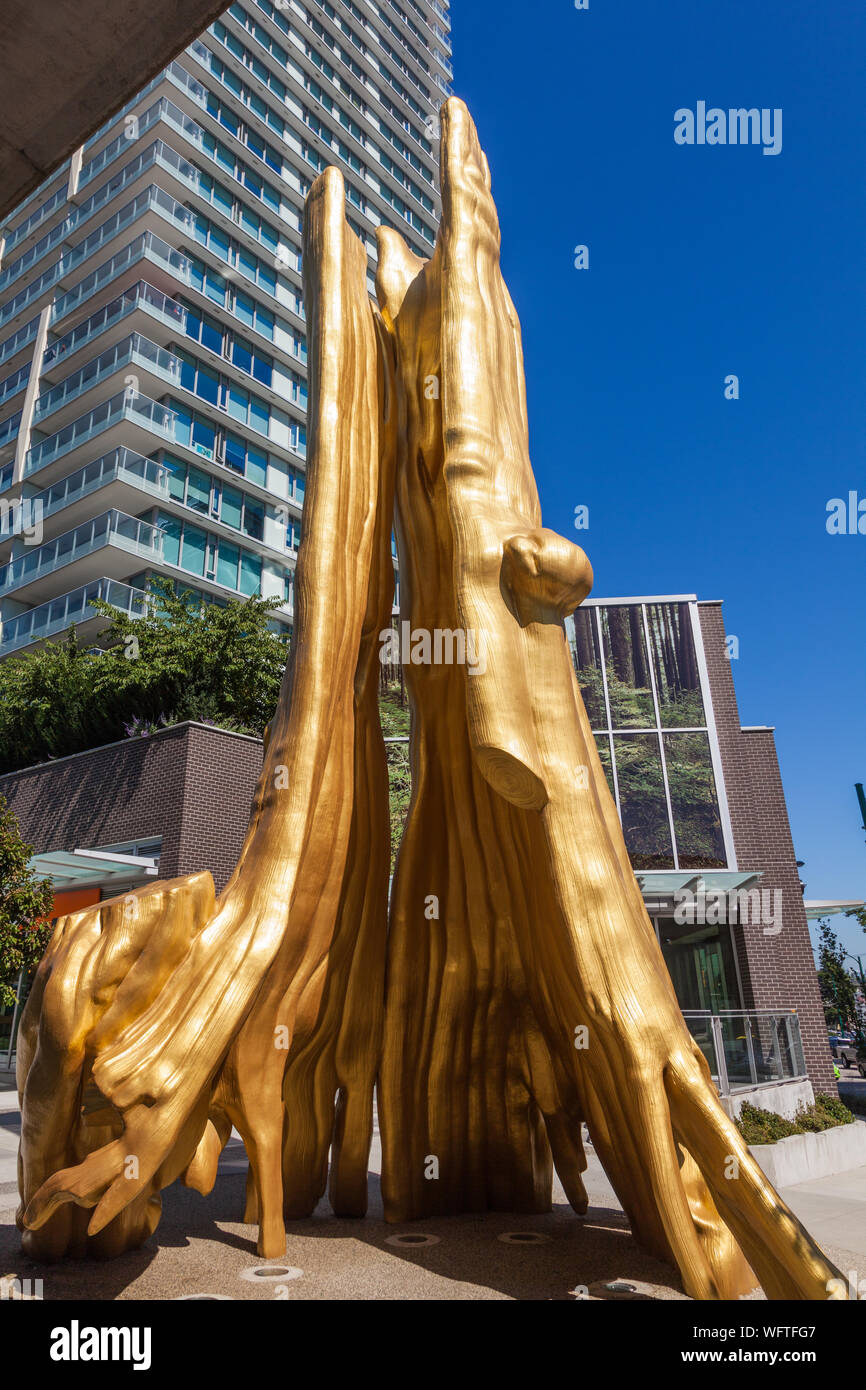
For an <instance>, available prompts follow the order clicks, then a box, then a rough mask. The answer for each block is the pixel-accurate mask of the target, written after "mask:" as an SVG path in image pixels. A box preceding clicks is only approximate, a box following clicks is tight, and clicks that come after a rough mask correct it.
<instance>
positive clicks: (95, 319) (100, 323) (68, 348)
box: [42, 280, 186, 372]
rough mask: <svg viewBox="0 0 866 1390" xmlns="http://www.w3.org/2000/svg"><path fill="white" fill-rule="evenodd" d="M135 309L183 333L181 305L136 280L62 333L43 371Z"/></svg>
mask: <svg viewBox="0 0 866 1390" xmlns="http://www.w3.org/2000/svg"><path fill="white" fill-rule="evenodd" d="M136 309H143V310H144V311H145V313H147V314H149V315H151V317H153V318H156V319H159V320H160V321H161V322H162V323H164V324H166V326H167V327H169V328H176V329H177V330H178V331H179V332H181V333H183V332H185V331H186V309H184V307H183V305H182V304H178V302H177V300H176V299H170V298H169V296H168V295H167V294H163V292H162V290H157V289H154V287H153V285H149V284H148V283H147V281H146V280H139V281H138V283H137V284H136V285H133V286H132V288H131V289H128V290H124V291H123V293H122V294H120V295H118V296H117V298H116V299H112V300H110V302H109V303H108V304H105V305H103V307H102V308H101V309H99V310H98V311H97V313H95V314H92V315H91V317H90V318H89V319H85V320H84V322H83V323H79V324H78V325H77V326H76V327H75V328H73V329H72V331H71V332H70V333H65V334H64V336H63V337H62V338H58V339H57V341H56V342H54V343H50V344H49V345H48V347H47V348H46V349H45V353H44V356H43V358H42V370H43V372H45V371H47V369H48V368H49V367H50V366H51V365H52V364H53V363H56V362H58V361H59V360H60V359H61V358H63V357H71V356H72V354H73V353H75V352H78V351H79V350H80V349H81V348H83V347H84V346H85V344H87V343H89V342H90V341H91V339H93V338H97V337H99V335H100V334H101V333H104V332H105V331H106V329H108V328H110V327H111V326H112V325H113V324H115V323H118V322H120V321H121V320H122V319H124V318H126V317H127V315H128V314H131V313H133V312H134V311H135V310H136Z"/></svg>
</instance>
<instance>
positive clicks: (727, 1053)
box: [683, 1009, 806, 1096]
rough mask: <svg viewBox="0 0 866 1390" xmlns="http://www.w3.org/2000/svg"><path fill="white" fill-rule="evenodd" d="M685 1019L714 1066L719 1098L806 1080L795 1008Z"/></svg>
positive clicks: (696, 1014)
mask: <svg viewBox="0 0 866 1390" xmlns="http://www.w3.org/2000/svg"><path fill="white" fill-rule="evenodd" d="M683 1016H684V1018H685V1020H686V1024H687V1026H688V1029H689V1032H690V1033H691V1035H692V1037H693V1038H694V1039H695V1042H696V1043H697V1044H698V1046H699V1047H700V1049H701V1051H702V1052H703V1054H704V1056H705V1057H706V1059H707V1062H708V1063H709V1067H710V1072H711V1073H712V1077H713V1080H714V1081H715V1083H716V1085H717V1087H718V1089H719V1094H720V1095H723V1096H727V1095H732V1094H733V1093H735V1092H736V1091H745V1090H753V1089H754V1088H756V1087H759V1086H774V1085H778V1084H779V1083H780V1082H783V1081H799V1080H802V1079H803V1078H805V1076H806V1063H805V1059H804V1056H803V1043H802V1039H801V1036H800V1019H799V1017H798V1015H797V1013H796V1011H795V1010H794V1009H785V1010H781V1011H778V1012H774V1011H772V1010H769V1009H754V1010H745V1011H744V1010H739V1011H734V1010H729V1011H720V1012H719V1013H716V1014H713V1013H709V1012H706V1013H705V1012H703V1011H698V1010H691V1009H689V1010H686V1011H684V1015H683Z"/></svg>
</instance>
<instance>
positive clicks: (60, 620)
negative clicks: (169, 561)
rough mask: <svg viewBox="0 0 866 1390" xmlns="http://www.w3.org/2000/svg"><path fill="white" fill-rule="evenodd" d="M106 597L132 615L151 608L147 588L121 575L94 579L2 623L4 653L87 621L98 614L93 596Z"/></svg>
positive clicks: (0, 643) (0, 633)
mask: <svg viewBox="0 0 866 1390" xmlns="http://www.w3.org/2000/svg"><path fill="white" fill-rule="evenodd" d="M96 598H100V599H104V600H105V602H106V603H110V604H111V606H112V607H113V608H117V609H119V610H120V612H121V613H128V614H129V616H130V617H131V618H141V617H143V616H144V615H145V613H146V612H147V605H148V595H147V594H146V593H145V591H144V590H143V589H133V588H131V587H130V585H129V584H124V583H122V582H121V581H120V580H119V579H94V580H92V581H91V583H90V584H83V585H82V586H81V588H79V589H72V590H71V591H70V593H68V594H61V596H60V597H59V598H53V599H51V600H50V601H49V602H48V603H40V604H39V606H38V607H37V608H29V609H28V610H27V612H26V613H19V615H18V616H17V617H16V618H10V619H9V620H8V621H7V622H4V623H2V624H0V656H8V655H9V653H10V652H14V651H19V650H20V649H21V648H22V647H28V646H30V644H31V643H32V642H41V641H43V640H44V639H45V638H47V637H56V636H57V634H58V633H59V632H65V631H66V629H67V628H68V627H69V625H70V623H83V622H85V621H86V620H87V619H88V618H93V617H95V616H96V614H95V611H94V609H93V607H92V605H91V599H96Z"/></svg>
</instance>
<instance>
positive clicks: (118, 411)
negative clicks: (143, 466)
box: [24, 391, 177, 477]
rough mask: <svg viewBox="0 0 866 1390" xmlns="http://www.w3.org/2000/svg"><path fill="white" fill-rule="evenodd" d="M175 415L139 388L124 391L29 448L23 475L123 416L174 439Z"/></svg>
mask: <svg viewBox="0 0 866 1390" xmlns="http://www.w3.org/2000/svg"><path fill="white" fill-rule="evenodd" d="M176 418H177V417H176V415H175V413H174V411H173V410H169V408H168V406H165V405H160V404H159V402H158V401H152V400H150V398H149V397H147V396H141V395H139V394H138V393H137V392H133V391H124V392H123V393H122V394H121V395H119V396H112V397H111V399H110V400H107V401H103V402H102V404H101V405H98V406H97V407H96V409H95V410H91V411H90V412H89V413H88V414H87V415H82V416H81V417H80V418H79V419H78V420H73V421H72V423H71V424H69V425H65V426H64V428H63V429H62V430H58V432H57V434H52V435H50V436H49V437H48V439H43V440H41V441H40V442H39V443H38V444H34V445H33V446H32V448H30V449H28V451H27V453H26V455H25V458H24V476H25V477H27V476H28V475H29V474H32V473H36V472H38V470H39V469H40V468H44V467H45V466H46V464H49V463H53V462H54V460H55V459H57V458H60V457H62V455H63V454H68V453H69V452H70V451H71V450H72V449H77V448H78V447H79V445H81V444H84V443H86V442H87V440H88V439H92V438H93V436H94V435H97V434H101V433H102V432H103V431H104V430H107V429H110V428H111V427H112V425H115V424H117V423H118V421H120V420H123V419H128V420H133V421H135V422H136V423H137V424H140V425H142V426H144V428H145V429H149V430H153V431H154V432H155V433H156V434H158V435H159V436H160V437H161V438H163V439H171V440H173V439H174V429H175V420H176Z"/></svg>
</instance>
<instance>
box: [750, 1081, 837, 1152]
mask: <svg viewBox="0 0 866 1390" xmlns="http://www.w3.org/2000/svg"><path fill="white" fill-rule="evenodd" d="M853 1123H854V1116H853V1115H852V1114H851V1111H850V1110H849V1109H848V1107H847V1105H845V1104H844V1103H843V1102H842V1101H841V1100H840V1099H839V1097H838V1096H830V1095H827V1094H826V1093H823V1092H819V1093H818V1095H817V1096H816V1097H815V1103H814V1105H809V1106H803V1107H801V1108H800V1110H798V1111H797V1114H796V1115H795V1116H794V1119H793V1120H786V1119H785V1117H784V1115H776V1114H774V1112H773V1111H772V1110H762V1109H760V1107H759V1106H757V1105H744V1106H743V1108H742V1110H741V1111H740V1118H739V1119H738V1120H737V1121H736V1125H737V1129H738V1130H739V1131H740V1133H741V1134H742V1136H743V1138H744V1139H745V1141H746V1143H747V1144H775V1143H776V1142H777V1140H779V1139H788V1138H789V1137H790V1136H791V1135H792V1134H819V1133H820V1132H821V1131H822V1130H824V1129H834V1128H835V1127H836V1126H837V1125H850V1124H853Z"/></svg>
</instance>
